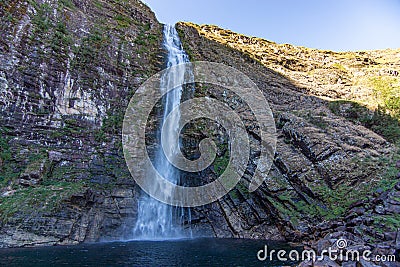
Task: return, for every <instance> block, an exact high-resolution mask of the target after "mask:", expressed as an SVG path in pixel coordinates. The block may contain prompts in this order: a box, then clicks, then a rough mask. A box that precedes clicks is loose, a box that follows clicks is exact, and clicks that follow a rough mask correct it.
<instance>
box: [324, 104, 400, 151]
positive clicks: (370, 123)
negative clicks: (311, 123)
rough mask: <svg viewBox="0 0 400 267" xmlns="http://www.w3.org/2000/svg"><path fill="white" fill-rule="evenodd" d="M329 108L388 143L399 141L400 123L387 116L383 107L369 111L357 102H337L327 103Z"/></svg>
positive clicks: (394, 118)
mask: <svg viewBox="0 0 400 267" xmlns="http://www.w3.org/2000/svg"><path fill="white" fill-rule="evenodd" d="M329 108H330V110H331V111H332V112H333V113H334V114H336V115H340V116H343V117H345V118H346V119H348V120H350V121H352V122H354V123H358V124H361V125H363V126H365V127H367V128H369V129H371V130H372V131H374V132H376V133H378V134H380V135H382V136H383V137H384V138H385V139H386V140H388V141H389V142H392V143H398V142H399V141H400V122H399V120H398V119H397V118H396V117H393V116H391V115H389V114H387V113H386V109H385V108H383V107H379V108H378V109H377V110H375V111H371V110H369V109H368V108H367V107H365V106H363V105H361V104H359V103H357V102H353V101H347V100H338V101H331V102H329Z"/></svg>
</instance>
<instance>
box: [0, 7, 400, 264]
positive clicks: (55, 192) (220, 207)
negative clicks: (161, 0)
mask: <svg viewBox="0 0 400 267" xmlns="http://www.w3.org/2000/svg"><path fill="white" fill-rule="evenodd" d="M0 15H1V24H0V27H1V39H0V113H1V117H0V133H1V137H0V170H1V172H0V220H1V221H0V236H1V239H0V240H1V241H0V247H20V246H34V245H54V244H76V243H79V242H85V241H87V242H89V241H90V242H92V241H99V240H107V239H115V238H119V239H120V238H121V237H123V236H125V237H129V233H130V226H131V225H133V223H134V221H135V220H136V216H137V199H138V197H139V195H140V193H141V191H140V189H139V188H137V187H136V185H135V183H134V181H133V180H132V179H131V177H130V174H129V171H128V169H127V167H126V165H125V161H124V158H123V154H122V147H121V138H120V136H121V128H122V119H123V115H124V111H125V107H126V106H127V104H128V101H129V99H130V97H131V96H132V95H133V93H134V92H135V90H136V89H137V88H138V86H140V84H141V83H142V82H143V81H145V80H146V79H147V78H148V77H149V76H150V75H151V74H153V73H155V72H156V71H158V70H159V69H160V68H161V67H162V60H163V53H164V52H163V50H162V48H161V38H162V35H161V25H160V24H159V23H158V22H157V21H156V19H155V16H154V14H153V13H152V12H151V11H150V10H149V8H148V7H146V6H145V5H144V4H142V3H141V2H139V1H137V0H129V1H118V3H117V2H107V1H95V0H90V1H89V0H86V1H75V0H66V1H26V2H25V1H3V2H2V3H1V6H0ZM178 30H179V31H180V33H181V38H182V41H183V43H184V46H185V49H186V51H187V52H188V54H189V55H190V56H191V58H192V59H193V60H208V61H215V62H220V63H224V64H226V65H229V66H232V67H235V68H236V69H238V70H240V71H242V72H244V73H245V74H246V75H248V76H249V77H250V78H251V79H252V80H253V81H254V82H255V83H256V84H257V85H258V87H259V88H260V89H261V90H262V92H263V93H264V95H265V97H266V98H267V100H268V101H269V104H270V105H271V108H272V110H273V112H274V116H275V122H276V126H277V137H278V143H277V150H276V155H275V158H274V164H273V166H272V169H271V171H270V173H269V175H268V177H267V179H266V182H265V183H264V184H263V185H262V186H261V187H260V188H259V189H258V190H257V191H255V192H254V193H249V191H248V189H247V186H248V183H249V181H250V180H251V176H252V173H253V172H254V169H255V165H256V162H257V157H258V156H259V150H257V147H259V145H260V141H259V140H260V137H259V133H258V130H257V127H256V126H255V120H254V116H253V114H251V112H249V109H248V107H247V106H246V104H245V103H242V102H241V101H240V99H237V97H236V96H234V95H229V94H228V95H225V94H222V92H221V88H216V87H212V86H205V85H204V86H203V85H197V86H196V92H195V96H211V97H214V98H216V99H218V100H221V101H223V102H225V103H226V104H228V105H229V106H231V107H232V108H236V109H237V110H240V111H241V112H240V113H241V115H240V116H241V117H242V119H243V121H244V124H245V126H246V128H247V130H248V132H249V135H250V139H251V140H250V143H251V148H252V150H251V153H252V154H251V155H250V163H249V164H248V166H247V169H246V172H245V175H244V177H243V179H242V181H240V183H239V184H238V185H237V186H236V188H235V189H234V190H232V191H231V192H230V193H229V194H228V195H226V196H225V197H223V198H222V199H220V200H219V201H217V202H215V203H212V204H209V205H206V206H203V207H197V208H194V209H193V210H192V222H191V227H192V229H193V231H194V233H195V234H198V235H208V236H216V237H241V238H265V239H273V240H291V241H305V242H306V241H309V242H310V244H311V243H313V242H312V241H315V240H320V239H322V238H323V237H325V236H327V235H329V234H332V233H333V234H334V233H335V232H340V233H346V234H347V235H348V237H349V238H353V239H357V240H359V241H360V242H361V240H362V242H361V244H362V245H368V246H370V245H371V242H375V243H374V244H376V242H377V241H376V240H377V239H379V240H381V241H382V242H386V241H387V242H389V243H390V244H393V243H394V244H395V245H397V246H398V243H399V241H398V240H399V234H398V230H397V228H398V227H399V226H398V225H397V224H396V220H397V221H398V217H396V214H398V213H399V205H398V199H399V196H398V189H399V188H400V186H399V185H398V184H397V185H396V187H395V189H396V190H397V191H396V190H395V189H393V186H394V185H395V180H396V175H397V173H398V171H399V170H398V169H394V168H395V166H396V163H395V161H394V158H395V157H398V155H396V151H395V147H394V146H393V145H392V144H391V143H389V142H387V141H386V140H385V139H384V138H382V137H381V136H379V135H378V134H376V133H375V132H373V131H371V130H369V129H367V128H365V127H363V126H361V125H358V124H355V123H353V122H351V121H349V120H346V119H345V118H344V117H342V116H340V115H337V114H335V113H333V112H331V110H330V109H329V107H328V103H327V101H325V100H323V99H321V98H318V97H316V96H312V95H310V92H311V93H312V92H314V93H315V92H316V91H318V88H313V90H311V91H310V90H309V88H302V87H300V86H299V85H295V84H294V83H293V81H292V80H290V79H288V78H287V77H285V76H283V75H282V74H279V73H277V72H275V71H273V70H271V69H269V68H266V67H265V66H263V65H261V64H259V63H258V62H257V60H255V59H254V58H251V57H249V56H247V55H246V54H244V53H242V52H240V51H238V50H235V49H232V48H229V47H227V46H224V45H222V44H220V43H217V42H215V41H213V40H210V39H207V38H205V37H204V36H201V35H200V34H199V32H198V31H197V30H196V29H195V28H193V27H191V26H188V25H185V24H180V25H179V26H178ZM282 62H283V61H282ZM282 64H283V66H286V67H288V68H290V69H291V70H293V71H296V70H300V69H303V68H307V66H308V65H307V64H308V63H307V64H306V63H304V62H303V63H302V62H299V61H296V62H291V61H287V60H286V61H284V62H283V63H282ZM324 77H325V76H324ZM334 80H335V79H334ZM317 82H318V81H317ZM326 82H327V81H325V80H324V90H325V89H326V90H327V91H329V86H330V85H329V83H327V84H325V83H326ZM335 82H336V80H335ZM315 83H316V81H315V80H313V83H312V85H313V86H314V85H315ZM326 90H325V91H326ZM329 92H330V91H329ZM314 95H319V94H314ZM320 95H321V94H320ZM322 95H324V96H325V95H326V94H322ZM155 125H156V123H154V122H153V123H151V122H149V125H148V129H147V131H148V132H150V134H149V136H150V138H151V136H152V135H151V133H152V132H154V131H155ZM225 135H226V133H225V132H224V131H223V129H221V127H220V126H219V125H216V124H215V123H213V122H208V121H200V122H199V123H198V124H195V125H192V126H191V127H188V128H187V131H186V132H185V133H184V134H183V140H182V143H183V144H184V150H185V151H184V154H186V155H188V157H189V158H191V157H193V158H196V156H198V143H199V141H200V140H201V139H202V138H204V137H207V136H208V137H212V138H213V139H214V140H215V141H216V143H217V144H218V152H217V154H218V160H216V161H215V162H214V164H213V165H212V166H210V167H209V168H208V169H206V170H204V171H203V172H202V173H201V174H200V178H201V179H200V183H206V182H209V181H211V180H213V179H215V178H216V177H217V176H218V174H219V173H220V171H221V170H223V169H224V168H225V167H226V162H227V161H226V159H227V158H228V157H229V151H228V149H227V146H226V143H227V137H226V136H225ZM153 136H154V135H153ZM150 149H151V148H150ZM153 150H154V148H153ZM398 160H399V159H397V161H398ZM397 165H398V162H397ZM387 169H388V170H389V171H387ZM186 175H187V176H186V180H187V182H188V183H192V184H196V183H199V181H198V180H195V177H194V176H191V175H189V174H186ZM374 177H376V179H372V178H374ZM396 192H397V193H396ZM377 216H378V219H377ZM379 216H380V217H379ZM379 218H383V219H382V220H384V221H381V219H379ZM388 222H390V223H388ZM185 223H186V224H189V222H188V221H186V222H185ZM382 224H383V225H385V228H384V231H383V232H382V231H378V229H379V228H380V227H382ZM396 227H397V228H396ZM363 234H366V235H365V240H364V239H360V237H359V236H361V235H363ZM368 238H370V239H368ZM372 240H374V241H372ZM325 241H326V240H325ZM321 242H322V241H321ZM322 243H323V242H322ZM322 243H319V245H318V246H319V247H320V248H322V247H323V244H322ZM324 244H328V243H327V242H325V243H324ZM371 247H372V246H371ZM375 247H376V246H375ZM321 264H322V265H324V264H325V265H326V264H332V263H329V262H328V261H323V262H321Z"/></svg>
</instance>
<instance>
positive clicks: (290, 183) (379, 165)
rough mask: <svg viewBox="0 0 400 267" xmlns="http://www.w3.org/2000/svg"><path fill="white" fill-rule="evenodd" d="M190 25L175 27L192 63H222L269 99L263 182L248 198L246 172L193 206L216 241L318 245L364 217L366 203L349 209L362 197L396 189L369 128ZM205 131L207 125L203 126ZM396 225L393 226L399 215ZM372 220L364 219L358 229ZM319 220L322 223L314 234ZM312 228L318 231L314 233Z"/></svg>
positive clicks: (390, 151) (386, 156) (211, 90)
mask: <svg viewBox="0 0 400 267" xmlns="http://www.w3.org/2000/svg"><path fill="white" fill-rule="evenodd" d="M196 27H197V26H193V24H185V23H180V24H178V30H179V32H180V34H181V39H182V41H183V44H184V46H185V49H186V51H187V52H188V54H189V55H190V56H191V59H192V60H206V61H214V62H220V63H224V64H226V65H229V66H232V67H234V68H236V69H238V70H240V71H242V72H243V73H245V74H246V75H248V76H249V77H250V78H251V79H252V80H253V81H254V82H255V83H256V84H257V86H258V87H259V88H260V89H261V90H262V91H263V93H264V95H265V97H266V98H267V100H268V101H269V104H270V106H271V108H272V110H273V113H274V116H275V120H276V126H277V134H278V143H277V150H276V155H275V160H274V165H273V166H272V169H271V171H270V173H269V175H268V177H267V180H266V182H265V183H264V184H263V185H262V186H261V187H260V188H259V189H258V190H257V191H256V192H254V193H249V192H248V191H246V180H247V181H248V180H250V179H251V170H250V172H248V173H246V175H245V176H244V178H243V180H244V181H241V182H240V183H239V185H238V186H237V187H236V188H235V189H234V190H233V191H232V192H231V193H230V194H228V195H226V196H225V197H224V198H222V199H221V200H219V201H218V202H217V203H214V204H213V205H210V206H209V207H202V208H197V209H195V212H198V213H200V214H201V215H202V216H203V217H204V219H203V220H202V221H201V223H203V222H204V221H206V222H208V223H210V224H211V225H212V228H213V230H214V232H215V233H216V235H217V236H223V237H231V236H234V237H246V238H268V239H282V238H284V239H286V240H297V241H303V242H305V241H307V240H314V239H317V240H318V239H320V238H322V237H323V236H324V235H326V234H327V233H330V232H332V226H331V225H335V227H336V228H337V229H341V230H342V231H344V230H346V229H347V224H346V223H345V222H343V218H344V217H346V214H348V212H349V210H351V214H353V215H351V216H353V217H352V218H355V219H358V220H363V219H362V215H363V214H364V213H365V212H366V210H367V209H369V210H370V209H371V207H372V206H370V205H369V204H368V203H369V202H368V201H367V202H363V204H359V206H354V205H355V203H357V201H359V200H360V199H366V198H368V199H369V201H372V199H373V198H374V197H376V196H374V193H373V192H374V190H377V189H378V188H379V187H380V186H381V185H383V184H385V186H383V187H384V189H383V190H382V192H380V193H377V194H378V195H380V197H382V198H383V199H385V201H388V198H387V196H386V195H385V193H384V192H387V190H388V189H390V188H392V187H393V186H394V185H395V184H396V175H395V174H393V172H395V173H396V174H397V172H398V171H396V170H395V164H396V158H398V154H397V152H396V149H395V146H393V145H392V144H390V143H389V142H387V141H386V140H385V139H383V138H382V137H381V136H379V135H378V134H376V133H374V132H373V131H371V130H369V129H367V128H365V127H363V126H360V125H358V124H355V123H353V122H351V121H349V120H347V119H346V118H344V117H341V116H338V115H337V114H335V113H333V112H332V111H331V110H330V108H329V102H328V101H326V100H323V99H321V98H318V97H316V96H312V95H310V94H309V92H310V90H309V88H302V87H299V85H296V84H294V82H292V81H291V80H290V79H288V78H287V77H285V76H283V75H282V74H280V73H278V72H275V71H272V70H271V69H268V68H266V67H264V66H262V65H261V64H260V63H259V62H257V61H256V60H254V58H251V57H249V56H247V55H246V54H245V53H241V52H240V51H237V50H235V49H232V48H231V47H229V46H230V45H228V43H226V44H227V45H226V46H225V45H224V43H223V40H225V39H224V37H221V39H222V41H221V43H219V42H216V41H215V40H214V39H213V38H209V37H208V36H207V35H205V34H203V33H202V32H201V33H200V30H199V28H196ZM200 28H201V27H200ZM203 28H204V26H203ZM214 33H215V32H214ZM214 33H210V35H212V34H214ZM227 38H232V36H231V35H228V36H227ZM252 44H254V45H256V44H255V43H252ZM265 49H266V51H268V48H265ZM275 56H276V57H279V55H275ZM326 86H327V87H328V86H329V84H327V85H326ZM314 89H315V88H314ZM196 90H197V91H196V93H197V94H198V95H200V96H201V95H209V96H211V97H214V98H217V99H219V100H221V101H224V102H226V103H228V104H229V105H230V106H231V107H232V106H235V105H236V107H237V106H238V105H237V103H238V101H237V100H236V99H235V98H234V97H228V98H224V97H221V93H220V90H219V88H215V87H213V86H212V85H207V86H202V85H199V86H197V87H196ZM238 110H240V111H241V114H240V115H241V117H242V119H243V120H244V121H245V124H246V127H248V126H249V125H252V124H254V120H253V121H252V120H251V119H250V120H249V121H248V118H249V117H250V118H251V116H252V115H251V114H250V113H249V112H247V113H246V112H243V110H246V108H243V106H240V105H239V108H238ZM209 128H212V127H211V126H208V127H206V129H209ZM248 130H249V131H251V130H250V129H248ZM198 131H200V133H201V134H200V136H202V135H203V136H204V135H207V133H205V132H204V131H202V130H201V129H198ZM253 135H254V139H255V140H253V141H254V144H255V145H257V140H260V138H259V136H257V131H253ZM258 144H259V143H258ZM256 158H257V153H255V154H253V155H251V159H252V160H255V159H256ZM383 166H385V167H383ZM383 168H384V169H383ZM387 168H389V169H387ZM388 170H389V171H388ZM215 175H216V174H215V173H214V174H213V173H212V172H209V173H208V174H205V176H208V177H209V179H210V180H212V179H214V178H215ZM374 177H376V180H375V179H374ZM374 180H375V181H374ZM241 183H243V184H241ZM352 205H353V206H352ZM374 207H375V208H376V209H378V210H379V209H381V211H380V213H382V214H387V212H388V210H390V214H396V213H395V212H397V208H398V206H392V204H391V202H390V201H389V202H388V203H387V204H386V205H385V206H384V207H383V206H382V208H380V207H379V206H374ZM210 211H212V212H210ZM380 213H378V214H380ZM372 217H373V216H372ZM221 218H222V219H221ZM384 218H386V219H388V218H387V217H384ZM386 219H384V220H386ZM396 220H397V222H398V218H397V219H395V221H396ZM378 221H379V219H377V218H371V217H369V219H366V221H365V227H367V228H368V227H369V226H368V223H369V224H377V223H378ZM322 222H324V223H328V225H329V226H327V228H326V229H324V230H323V229H320V230H316V229H319V228H318V227H319V226H318V227H317V225H320V223H322ZM397 222H395V223H394V224H390V225H388V227H387V229H385V231H388V233H389V232H392V231H396V227H397V226H396V224H397ZM324 223H322V224H324ZM317 231H320V235H319V236H317V235H316V232H317ZM357 235H361V233H358V234H357ZM389 236H391V235H389ZM374 237H375V238H379V236H377V235H374ZM382 238H383V236H382Z"/></svg>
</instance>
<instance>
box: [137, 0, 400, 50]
mask: <svg viewBox="0 0 400 267" xmlns="http://www.w3.org/2000/svg"><path fill="white" fill-rule="evenodd" d="M143 1H144V2H145V3H146V4H147V5H149V6H150V7H151V8H152V10H153V11H154V12H155V13H156V15H157V18H158V20H159V21H161V22H163V23H170V24H174V23H175V22H178V21H191V22H194V23H198V24H215V25H218V26H220V27H222V28H226V29H230V30H232V31H235V32H239V33H243V34H246V35H250V36H257V37H261V38H265V39H267V40H271V41H274V42H277V43H290V44H294V45H302V46H307V47H312V48H318V49H327V50H334V51H347V50H366V49H384V48H400V0H303V1H300V0H297V1H296V0H274V1H272V0H265V1H263V0H258V1H257V0H243V1H239V0H143Z"/></svg>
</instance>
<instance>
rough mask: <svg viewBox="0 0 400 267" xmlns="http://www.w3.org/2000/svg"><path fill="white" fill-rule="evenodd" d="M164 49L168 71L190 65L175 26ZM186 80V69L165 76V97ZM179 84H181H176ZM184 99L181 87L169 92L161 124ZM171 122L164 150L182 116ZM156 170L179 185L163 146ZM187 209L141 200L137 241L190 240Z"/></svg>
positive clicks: (166, 34)
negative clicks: (185, 225) (186, 229)
mask: <svg viewBox="0 0 400 267" xmlns="http://www.w3.org/2000/svg"><path fill="white" fill-rule="evenodd" d="M163 44H164V47H165V49H166V50H167V52H168V57H167V68H168V67H172V66H175V65H179V64H183V63H187V62H189V58H188V56H187V54H186V53H185V51H184V50H183V48H182V44H181V42H180V39H179V36H178V33H177V31H176V29H175V27H174V26H173V25H165V26H164V43H163ZM184 80H185V68H182V69H180V68H177V71H174V72H166V73H165V74H164V75H163V76H162V77H161V80H160V89H161V93H162V94H163V93H164V92H165V90H166V88H169V85H171V84H183V82H184ZM177 82H179V83H177ZM181 96H182V87H181V86H179V87H178V88H175V89H174V90H172V91H170V92H169V93H168V94H167V95H166V97H165V98H164V101H163V104H164V107H163V113H162V122H164V121H165V119H166V117H167V116H168V114H169V113H170V112H171V111H172V110H173V109H174V108H175V107H176V106H178V105H179V104H180V101H181ZM175 114H176V115H175V116H174V117H173V118H172V122H173V123H171V124H169V127H167V128H166V129H164V130H165V131H167V136H168V137H171V138H170V139H168V140H167V142H166V143H164V144H163V145H164V146H172V143H171V142H173V138H172V137H173V136H174V135H176V134H179V133H178V130H179V120H180V114H179V113H175ZM161 127H162V123H161V124H160V126H159V132H158V137H159V136H160V132H161V130H160V129H161ZM158 139H159V138H158ZM154 167H155V168H156V169H157V170H158V172H159V173H160V174H161V175H162V176H163V177H164V179H168V180H169V181H170V182H172V183H175V184H178V183H179V179H180V177H179V176H180V175H179V171H178V170H177V169H175V168H174V167H173V166H172V165H171V163H170V162H169V161H168V159H167V158H166V157H165V155H164V152H163V149H162V147H161V146H160V147H159V148H158V149H157V151H156V154H155V159H154ZM165 193H166V194H173V193H174V192H165ZM184 212H185V209H183V208H174V207H172V206H169V205H167V204H164V203H161V202H159V201H157V200H155V199H153V198H151V197H150V196H148V195H144V196H142V197H141V198H140V200H139V203H138V218H137V221H136V225H135V227H134V230H133V231H134V238H135V239H169V238H181V237H190V235H187V234H186V235H185V234H184V231H183V229H182V223H183V218H184V215H185V214H184ZM187 212H188V213H189V214H188V218H189V219H190V210H187Z"/></svg>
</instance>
